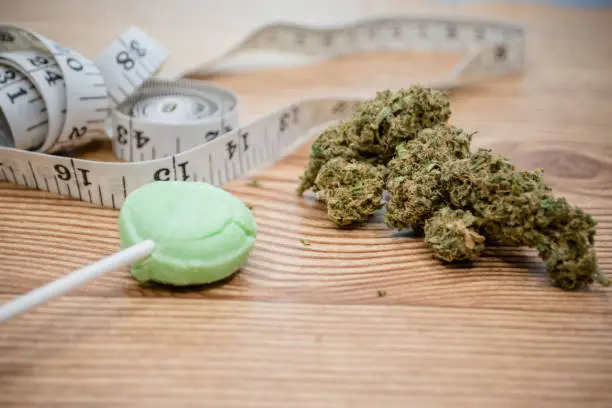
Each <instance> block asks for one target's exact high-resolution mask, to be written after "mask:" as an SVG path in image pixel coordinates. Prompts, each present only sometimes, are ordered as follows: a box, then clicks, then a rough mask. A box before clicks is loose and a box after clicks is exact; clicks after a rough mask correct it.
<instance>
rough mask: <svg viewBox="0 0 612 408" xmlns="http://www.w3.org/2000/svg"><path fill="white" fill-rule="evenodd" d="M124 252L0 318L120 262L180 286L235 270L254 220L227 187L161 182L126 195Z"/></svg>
mask: <svg viewBox="0 0 612 408" xmlns="http://www.w3.org/2000/svg"><path fill="white" fill-rule="evenodd" d="M118 227H119V239H120V243H121V251H119V252H117V253H116V254H114V255H111V256H109V257H106V258H104V259H102V260H100V261H98V262H95V263H93V264H91V265H88V266H86V267H84V268H82V269H79V270H77V271H74V272H72V273H70V274H68V275H66V276H64V277H62V278H59V279H57V280H55V281H53V282H51V283H49V284H47V285H45V286H42V287H40V288H37V289H34V290H33V291H31V292H28V293H26V294H25V295H22V296H20V297H18V298H17V299H15V300H13V301H11V302H8V303H6V304H4V305H2V307H0V322H2V321H6V320H8V319H10V318H11V317H13V316H16V315H18V314H20V313H23V312H25V311H26V310H28V309H30V308H32V307H35V306H37V305H40V304H42V303H44V302H46V301H47V300H49V299H51V298H54V297H57V296H60V295H62V294H64V293H66V292H68V291H70V290H72V289H74V288H75V287H77V286H80V285H82V284H84V283H85V282H87V281H89V280H92V279H95V278H97V277H99V276H100V275H102V274H104V273H107V272H110V271H112V270H115V269H117V268H119V267H122V266H126V265H131V271H132V276H133V277H134V278H135V279H137V280H138V281H140V282H148V281H153V282H159V283H163V284H169V285H175V286H185V285H196V284H205V283H211V282H215V281H218V280H221V279H224V278H226V277H228V276H229V275H231V274H233V273H234V272H236V271H237V270H238V269H239V268H240V267H241V266H242V265H243V264H244V263H245V262H246V261H247V259H248V256H249V254H250V253H251V251H252V249H253V245H254V244H255V236H256V233H257V224H256V223H255V219H254V217H253V214H252V213H251V211H250V210H249V209H248V207H247V206H246V205H245V204H244V203H242V202H241V201H240V200H238V199H237V198H236V197H234V196H233V195H231V194H230V193H228V192H227V191H225V190H223V189H221V188H219V187H214V186H212V185H210V184H206V183H199V182H181V181H159V182H153V183H149V184H145V185H144V186H142V187H140V188H139V189H137V190H135V191H133V192H132V193H131V194H129V195H128V197H127V198H126V200H125V202H124V203H123V205H122V207H121V212H120V215H119V219H118Z"/></svg>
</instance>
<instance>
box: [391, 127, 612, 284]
mask: <svg viewBox="0 0 612 408" xmlns="http://www.w3.org/2000/svg"><path fill="white" fill-rule="evenodd" d="M470 138H471V137H470V135H468V134H466V133H465V132H463V131H461V130H459V129H457V128H454V127H452V126H446V127H442V126H439V127H436V128H435V129H426V130H423V131H422V132H421V133H420V134H419V136H418V137H417V138H415V139H413V140H411V141H409V142H406V143H402V144H400V145H399V146H398V147H397V156H396V158H394V159H393V160H391V162H390V163H389V174H388V182H387V189H388V190H389V193H390V196H391V197H390V199H389V202H388V204H387V213H386V214H385V222H386V223H387V225H388V226H390V227H394V228H399V229H401V228H413V229H415V230H416V231H423V233H424V239H425V243H426V245H427V246H428V247H429V248H432V250H433V252H434V256H435V257H437V258H439V259H441V260H443V261H444V262H454V261H465V260H474V259H476V258H477V257H478V256H479V255H480V254H481V252H482V251H483V249H484V245H485V244H489V245H506V246H527V247H531V248H535V249H536V250H537V251H538V253H539V255H540V256H541V258H542V259H543V260H545V261H546V266H547V271H548V275H549V277H550V278H551V280H552V281H553V282H554V284H556V285H558V286H559V287H561V288H563V289H568V290H569V289H577V288H581V287H585V286H588V285H590V284H591V283H593V282H594V281H595V280H597V281H598V282H600V283H601V284H604V285H608V284H609V281H608V280H607V279H605V277H604V276H603V275H602V274H601V272H600V271H599V270H598V268H597V262H596V258H595V252H594V249H593V243H594V237H595V226H596V223H595V221H594V220H593V219H592V217H591V216H590V215H588V214H586V213H584V212H583V211H582V210H581V209H580V208H577V207H573V206H571V205H569V204H568V203H567V201H566V200H565V199H564V198H556V197H554V196H553V195H552V193H551V188H550V187H549V186H548V185H546V184H545V183H544V182H543V181H542V177H541V172H540V171H539V170H536V171H534V172H527V171H524V170H522V171H517V170H516V168H515V166H514V165H513V164H512V163H511V162H510V161H509V160H508V159H506V158H504V157H502V156H499V155H495V154H493V153H491V151H490V150H487V149H479V150H478V151H476V152H475V153H470V151H469V144H470Z"/></svg>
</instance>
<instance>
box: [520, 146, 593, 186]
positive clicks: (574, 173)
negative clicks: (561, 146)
mask: <svg viewBox="0 0 612 408" xmlns="http://www.w3.org/2000/svg"><path fill="white" fill-rule="evenodd" d="M527 155H529V157H528V158H527V161H528V162H530V164H535V165H536V167H540V168H542V169H544V174H545V175H547V176H554V177H557V178H564V179H579V180H592V179H595V178H597V177H598V175H599V174H600V172H601V171H602V170H603V169H602V167H603V163H601V162H600V161H599V160H597V159H596V158H593V157H590V156H587V155H584V154H582V153H580V152H576V151H567V150H539V151H535V152H530V153H527ZM521 161H523V160H521Z"/></svg>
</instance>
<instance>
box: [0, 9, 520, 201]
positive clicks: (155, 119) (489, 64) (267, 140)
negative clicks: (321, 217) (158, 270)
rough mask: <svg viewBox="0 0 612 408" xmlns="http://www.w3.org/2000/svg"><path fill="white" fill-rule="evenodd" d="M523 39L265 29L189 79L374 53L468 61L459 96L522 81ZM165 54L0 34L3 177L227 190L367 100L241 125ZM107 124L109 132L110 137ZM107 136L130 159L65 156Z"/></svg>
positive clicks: (146, 47)
mask: <svg viewBox="0 0 612 408" xmlns="http://www.w3.org/2000/svg"><path fill="white" fill-rule="evenodd" d="M524 47H525V37H524V31H523V30H522V29H521V28H520V27H517V26H514V25H511V24H506V23H494V22H488V21H463V20H454V19H446V20H445V19H439V18H431V19H427V18H389V19H372V20H366V21H362V22H359V23H357V24H354V25H350V26H349V25H344V26H338V27H331V28H313V27H306V26H300V25H289V24H275V25H268V26H265V27H263V28H261V29H260V30H258V31H256V32H254V33H253V34H251V35H250V36H248V37H247V38H246V39H245V40H244V41H243V42H242V43H241V44H240V45H238V46H237V47H235V48H234V49H232V50H231V51H230V52H229V53H227V54H225V55H224V56H222V57H221V58H219V59H217V60H215V61H212V62H211V63H209V64H207V65H203V66H202V67H200V68H197V69H196V70H194V71H192V72H191V73H200V74H205V73H210V72H212V71H214V70H215V69H216V67H218V66H219V64H220V63H222V62H223V61H226V60H227V59H229V58H231V57H232V56H235V55H238V54H240V53H244V52H247V51H253V50H274V51H280V52H292V53H300V54H303V55H306V56H311V57H319V58H333V57H335V56H340V55H346V54H351V53H358V52H364V51H373V50H414V51H427V52H431V51H434V52H461V53H464V54H466V57H465V58H464V59H463V60H462V61H461V62H460V63H459V64H458V65H457V66H456V67H455V69H454V71H453V72H452V73H451V76H450V78H449V79H448V80H447V81H444V82H441V83H439V84H426V85H428V86H431V87H435V88H444V89H452V88H453V87H456V86H459V85H460V84H462V83H465V82H467V81H472V80H477V79H480V78H483V77H487V76H495V75H505V74H509V73H515V72H520V71H521V70H522V69H523V63H524V52H525V50H524ZM167 57H168V53H167V51H166V50H165V49H164V48H163V47H162V46H161V45H159V44H158V43H157V42H156V41H155V40H153V39H151V38H149V37H148V36H147V35H146V34H145V33H143V32H142V31H140V30H139V29H137V28H134V27H132V28H130V29H128V30H127V31H126V32H124V33H123V34H122V35H121V36H120V37H119V38H118V39H117V40H115V41H114V42H113V43H112V44H111V45H110V46H109V47H108V48H106V49H105V50H104V51H103V52H102V53H101V54H100V55H99V56H98V58H97V59H95V60H94V61H90V60H88V59H87V58H85V57H83V56H82V55H80V54H79V53H77V52H75V51H73V50H70V49H67V48H64V47H62V46H60V45H59V44H57V43H55V42H54V41H51V40H49V39H47V38H45V37H43V36H41V35H39V34H37V33H34V32H32V31H28V30H26V29H24V28H21V27H17V26H12V25H0V145H1V146H0V180H6V181H8V182H11V183H15V184H20V185H23V186H26V187H28V188H36V189H39V190H45V191H50V192H53V193H57V194H60V195H63V196H70V197H72V198H75V199H78V200H82V201H87V202H90V203H94V204H99V205H102V206H108V207H113V208H120V206H121V204H122V203H123V200H124V199H125V198H126V197H127V195H128V194H129V193H130V192H131V191H133V190H135V189H136V188H138V187H140V186H142V185H144V184H146V183H149V182H152V181H154V180H187V181H205V182H208V183H211V184H214V185H221V184H223V183H225V182H227V181H230V180H234V179H237V178H240V177H242V176H243V175H244V174H246V173H247V172H249V171H250V170H253V169H256V168H258V167H260V166H262V165H264V164H268V163H271V162H273V161H275V160H278V159H279V158H280V157H281V156H282V155H284V154H286V153H287V152H288V149H290V148H291V147H295V146H296V145H299V144H300V143H301V142H303V141H305V140H304V137H305V136H307V132H308V130H310V129H312V128H314V127H316V126H319V125H322V124H325V123H327V122H330V121H333V120H338V119H342V118H345V117H347V115H349V114H350V112H351V111H352V110H353V109H354V108H355V106H356V105H357V104H358V103H359V102H360V101H361V100H360V99H345V98H334V97H322V98H310V99H304V100H300V101H296V102H295V103H292V104H290V105H288V106H284V107H282V108H280V109H278V110H276V111H274V112H272V113H270V114H268V115H265V116H263V117H261V118H259V119H257V120H254V121H253V122H251V123H249V124H246V125H241V124H240V122H239V117H238V113H239V101H238V98H237V97H236V95H234V94H233V93H232V92H231V91H229V90H226V89H223V88H220V87H218V86H215V85H213V84H210V83H206V82H202V81H195V80H188V79H178V80H169V79H167V80H165V79H155V78H154V75H155V73H156V72H157V71H159V68H160V66H161V65H162V64H163V62H164V61H165V60H166V58H167ZM108 120H110V123H111V124H112V125H111V130H110V131H109V132H107V131H106V123H107V121H108ZM108 137H111V138H112V145H113V152H114V154H115V156H116V157H118V158H119V159H121V160H123V161H124V162H119V163H117V162H100V161H92V160H83V159H78V158H74V159H73V158H69V157H64V156H62V155H61V154H59V153H61V151H62V149H64V148H66V147H77V146H82V145H84V144H87V143H89V142H91V141H92V140H94V139H98V138H108Z"/></svg>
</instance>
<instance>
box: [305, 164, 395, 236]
mask: <svg viewBox="0 0 612 408" xmlns="http://www.w3.org/2000/svg"><path fill="white" fill-rule="evenodd" d="M385 175H386V169H385V167H384V166H382V165H373V164H370V163H367V162H360V161H357V160H352V161H348V160H346V159H344V158H343V157H335V158H333V159H331V160H329V161H328V162H326V163H325V164H324V165H323V166H322V167H321V169H320V170H319V173H318V174H317V177H316V179H315V181H314V187H313V190H314V191H315V194H316V197H317V199H318V200H320V201H322V202H324V203H326V204H327V216H328V217H329V219H331V220H332V221H334V222H335V223H336V224H337V225H341V226H345V225H350V224H353V223H359V222H363V221H366V220H367V219H368V218H370V217H371V216H372V214H374V213H375V212H376V211H378V210H379V209H380V208H381V207H382V195H383V186H384V183H385Z"/></svg>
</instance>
